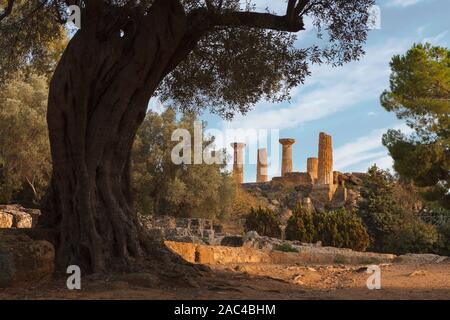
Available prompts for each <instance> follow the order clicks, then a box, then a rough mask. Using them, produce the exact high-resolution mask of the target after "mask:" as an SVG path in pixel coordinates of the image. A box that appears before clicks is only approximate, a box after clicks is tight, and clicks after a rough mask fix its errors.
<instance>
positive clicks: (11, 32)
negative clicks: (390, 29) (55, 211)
mask: <svg viewBox="0 0 450 320" xmlns="http://www.w3.org/2000/svg"><path fill="white" fill-rule="evenodd" d="M6 2H7V1H6V0H1V1H0V4H2V7H6ZM75 2H76V3H78V4H80V5H81V7H82V13H81V14H82V17H83V24H84V25H87V24H92V23H93V22H92V21H90V19H91V18H92V19H96V21H95V22H97V23H98V24H99V25H101V23H102V22H101V19H99V18H98V16H99V15H95V14H92V13H91V12H90V10H93V11H94V10H98V6H99V5H98V3H99V2H100V1H91V2H95V3H96V4H97V5H92V6H89V5H88V3H89V2H88V1H83V0H81V1H75ZM101 3H102V5H103V6H105V7H108V9H109V10H108V12H109V14H108V15H107V16H108V20H110V21H114V22H113V23H111V24H108V28H111V29H114V28H116V29H117V30H106V31H105V32H108V33H114V32H115V31H117V32H119V30H121V29H120V28H122V29H123V28H124V27H123V26H124V25H127V27H128V26H131V28H130V29H133V28H136V27H137V26H139V27H142V26H143V25H144V24H143V23H140V21H141V19H143V17H145V15H146V14H147V13H148V12H149V11H150V10H151V7H152V5H153V4H155V1H150V0H146V1H118V0H111V1H101ZM180 3H181V5H182V6H183V9H184V11H185V13H186V17H187V18H188V23H187V25H189V26H190V27H191V29H192V30H191V29H189V30H187V35H186V38H187V39H186V42H192V44H193V45H192V48H189V47H188V48H187V50H188V52H186V54H184V53H183V56H184V57H185V58H184V59H181V61H180V62H179V63H178V64H177V68H175V70H173V72H170V74H168V75H167V76H166V77H165V78H164V79H163V81H162V85H161V86H160V87H159V91H158V95H159V96H160V97H161V99H162V100H164V101H170V102H171V103H173V104H174V105H176V106H177V107H179V108H180V109H183V110H190V111H194V110H200V109H202V108H210V110H211V111H212V112H215V113H218V114H220V115H222V116H224V117H226V118H230V117H232V116H233V113H235V112H242V113H245V112H246V111H248V110H249V108H250V107H251V106H252V105H254V104H255V103H256V102H258V101H259V100H260V99H261V98H266V99H269V100H272V101H273V100H274V101H280V100H284V99H288V98H289V91H290V90H291V89H292V88H294V87H296V86H297V85H299V84H301V83H303V82H304V80H305V78H306V77H307V76H309V75H310V65H311V64H317V63H329V64H331V65H333V66H337V65H342V64H344V63H346V62H349V61H352V60H357V59H359V58H360V57H361V56H362V55H363V54H364V50H363V48H362V46H363V44H364V42H365V40H366V38H367V33H368V30H369V24H370V23H368V22H370V21H369V11H370V8H371V6H372V5H373V4H374V3H375V1H374V0H345V1H344V0H339V1H335V0H322V1H316V0H308V1H293V4H294V6H295V10H294V7H291V8H290V13H289V15H286V12H285V11H286V9H287V4H286V9H285V10H283V11H284V12H279V14H280V15H279V16H277V15H269V14H268V13H261V14H260V16H258V17H257V16H251V15H247V16H246V17H249V18H247V19H246V18H242V16H243V15H238V14H241V13H244V14H247V13H256V5H255V3H254V1H248V2H246V3H245V4H243V3H242V2H241V1H239V0H228V1H220V0H211V1H198V0H182V1H180ZM66 11H67V1H63V0H51V1H26V0H16V1H15V4H14V7H13V10H12V12H11V14H10V15H9V16H7V17H6V18H4V19H1V20H0V32H1V35H2V37H0V47H2V48H5V50H2V52H4V55H2V56H1V57H0V66H1V67H0V70H2V71H3V76H5V75H6V74H7V73H8V72H10V71H11V70H16V69H17V68H20V66H23V65H25V64H27V58H29V57H32V59H33V60H36V62H38V61H45V60H46V57H47V52H46V48H48V44H49V43H51V42H52V41H54V40H55V39H58V38H59V37H61V33H62V32H63V28H62V27H61V25H60V24H59V23H58V21H61V22H62V21H64V18H66V17H67V12H66ZM254 17H255V18H254ZM123 19H124V20H123ZM305 19H310V20H311V21H312V22H313V26H312V28H313V29H314V30H313V31H314V32H315V34H316V39H315V41H313V42H312V43H311V44H310V45H309V46H308V47H306V48H302V49H298V48H296V47H295V43H296V40H297V34H296V33H297V32H299V31H303V29H304V28H305V25H306V24H305V23H304V20H305ZM274 21H275V22H274ZM143 32H145V31H143ZM129 33H130V40H131V37H132V35H133V33H132V32H129ZM114 34H115V33H114ZM127 35H128V33H125V37H124V38H125V39H126V37H127ZM183 50H186V49H185V48H183ZM189 52H190V53H189ZM35 65H40V63H35ZM1 79H2V75H0V80H1Z"/></svg>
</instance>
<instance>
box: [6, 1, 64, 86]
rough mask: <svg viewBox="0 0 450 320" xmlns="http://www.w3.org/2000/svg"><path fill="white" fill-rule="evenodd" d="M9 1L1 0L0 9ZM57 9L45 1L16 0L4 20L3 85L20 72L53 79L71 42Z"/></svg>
mask: <svg viewBox="0 0 450 320" xmlns="http://www.w3.org/2000/svg"><path fill="white" fill-rule="evenodd" d="M7 2H8V1H7V0H0V8H6V3H7ZM0 11H1V10H0ZM54 12H55V10H54V8H52V7H50V6H49V7H47V6H45V5H44V3H43V1H30V0H16V1H15V2H14V8H13V10H12V11H11V14H10V15H9V16H8V17H6V18H5V19H3V20H1V21H0V22H1V23H0V35H1V36H0V48H2V50H0V87H1V86H2V84H4V83H6V82H8V80H9V79H10V78H11V76H12V75H13V74H16V73H17V72H18V71H23V72H27V73H28V72H31V73H35V74H39V75H45V76H46V77H47V78H50V76H51V74H52V73H53V70H54V69H55V66H56V63H57V62H58V60H59V57H60V55H61V53H62V51H63V50H64V48H65V46H66V44H67V35H66V33H65V31H64V28H63V26H62V25H61V24H59V23H58V22H57V21H56V19H55V17H54V16H53V13H54Z"/></svg>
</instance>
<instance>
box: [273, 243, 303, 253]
mask: <svg viewBox="0 0 450 320" xmlns="http://www.w3.org/2000/svg"><path fill="white" fill-rule="evenodd" d="M274 250H276V251H282V252H298V250H297V249H296V248H294V247H293V246H292V245H290V244H289V243H283V244H281V245H279V246H276V247H275V248H274Z"/></svg>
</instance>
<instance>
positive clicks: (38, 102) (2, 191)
mask: <svg viewBox="0 0 450 320" xmlns="http://www.w3.org/2000/svg"><path fill="white" fill-rule="evenodd" d="M47 94H48V88H47V83H46V79H45V78H44V77H42V76H37V75H34V74H30V75H29V76H28V77H24V76H23V75H22V74H20V73H19V74H17V75H16V76H15V77H14V78H13V79H11V80H10V81H8V83H7V84H6V85H5V87H4V88H3V90H1V91H0V201H1V202H3V203H4V202H9V201H11V200H12V197H13V196H14V195H15V194H16V193H17V192H19V191H22V190H24V189H29V190H30V191H31V194H32V196H31V199H23V200H24V201H27V202H30V201H33V200H34V201H35V202H36V201H38V200H39V198H40V197H41V196H42V195H43V193H44V189H45V187H46V185H47V183H48V180H49V175H50V170H51V164H50V148H49V142H48V133H47V125H46V120H45V111H46V106H47Z"/></svg>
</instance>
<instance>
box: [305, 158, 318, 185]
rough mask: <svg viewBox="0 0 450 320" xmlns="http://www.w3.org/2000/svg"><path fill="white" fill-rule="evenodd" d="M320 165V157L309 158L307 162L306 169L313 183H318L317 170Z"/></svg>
mask: <svg viewBox="0 0 450 320" xmlns="http://www.w3.org/2000/svg"><path fill="white" fill-rule="evenodd" d="M318 166H319V159H317V158H308V160H307V164H306V170H307V172H308V174H309V176H310V177H311V180H312V182H313V184H316V183H317V174H318V173H317V171H318Z"/></svg>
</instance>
